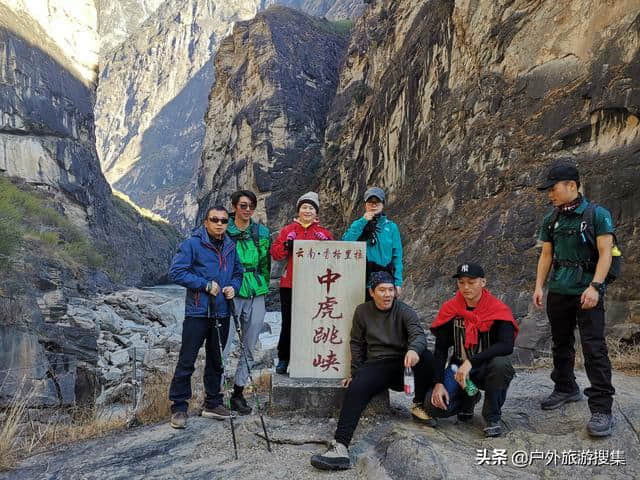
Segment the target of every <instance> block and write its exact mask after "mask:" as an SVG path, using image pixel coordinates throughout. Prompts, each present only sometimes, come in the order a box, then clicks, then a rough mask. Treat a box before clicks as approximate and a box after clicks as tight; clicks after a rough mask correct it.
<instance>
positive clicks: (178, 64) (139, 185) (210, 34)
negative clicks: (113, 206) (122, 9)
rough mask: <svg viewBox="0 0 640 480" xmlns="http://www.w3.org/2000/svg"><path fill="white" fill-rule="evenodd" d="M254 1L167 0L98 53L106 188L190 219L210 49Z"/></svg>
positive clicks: (178, 219) (182, 221)
mask: <svg viewBox="0 0 640 480" xmlns="http://www.w3.org/2000/svg"><path fill="white" fill-rule="evenodd" d="M258 7H259V2H258V1H257V0H243V1H232V2H214V1H211V0H172V1H169V2H166V3H165V4H164V5H163V7H162V8H160V9H159V10H158V12H157V13H156V14H155V15H153V16H152V17H150V18H149V19H148V20H147V22H146V23H145V24H144V25H143V26H142V27H141V28H140V29H139V30H138V31H137V32H136V33H135V34H134V35H133V36H132V37H130V38H129V39H128V40H127V41H126V42H125V43H124V44H122V45H121V46H120V47H119V48H117V49H116V50H115V51H113V52H112V53H111V54H110V55H109V56H108V57H106V58H104V61H103V64H102V70H101V73H100V81H99V85H98V98H97V103H96V136H97V140H98V141H97V148H98V152H99V155H100V160H101V163H102V167H103V170H104V172H105V175H106V177H107V179H108V180H109V182H110V183H111V184H112V185H113V187H114V188H116V189H118V190H120V191H122V192H124V193H126V194H127V195H128V196H129V197H130V198H131V199H132V200H133V201H134V202H135V203H136V204H138V205H140V206H143V207H145V208H148V209H150V210H152V211H154V212H156V213H158V214H160V215H162V216H164V217H165V218H167V219H169V220H170V221H171V222H172V223H173V224H175V225H177V226H179V227H180V228H181V229H182V230H184V231H188V230H189V229H190V228H191V227H192V226H193V220H194V218H195V213H196V211H195V208H196V206H195V190H194V188H195V182H194V175H195V172H196V169H197V168H196V166H197V162H198V160H199V158H200V154H201V152H202V139H203V136H204V120H203V119H204V113H205V111H206V105H207V103H206V99H207V96H208V95H209V92H210V91H211V85H212V84H213V76H214V70H213V55H214V53H215V51H216V50H217V48H218V45H219V43H220V42H221V41H222V39H223V38H224V37H226V36H227V35H228V34H229V33H230V32H231V28H232V26H233V23H234V22H235V21H238V20H245V19H248V18H251V17H253V16H254V15H255V13H256V12H257V9H258Z"/></svg>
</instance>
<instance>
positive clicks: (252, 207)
mask: <svg viewBox="0 0 640 480" xmlns="http://www.w3.org/2000/svg"><path fill="white" fill-rule="evenodd" d="M238 208H239V209H240V210H255V209H256V206H255V205H254V204H253V203H239V204H238Z"/></svg>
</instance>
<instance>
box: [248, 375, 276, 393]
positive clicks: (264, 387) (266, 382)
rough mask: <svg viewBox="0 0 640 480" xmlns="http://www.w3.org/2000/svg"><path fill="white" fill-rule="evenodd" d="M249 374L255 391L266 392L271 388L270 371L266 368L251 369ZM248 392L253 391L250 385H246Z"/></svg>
mask: <svg viewBox="0 0 640 480" xmlns="http://www.w3.org/2000/svg"><path fill="white" fill-rule="evenodd" d="M251 376H252V377H253V381H254V382H255V384H256V391H257V392H258V393H268V392H269V390H271V371H270V370H268V369H265V370H259V371H252V372H251ZM247 391H248V392H253V387H252V386H251V385H249V386H247Z"/></svg>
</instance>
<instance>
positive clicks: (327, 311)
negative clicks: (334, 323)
mask: <svg viewBox="0 0 640 480" xmlns="http://www.w3.org/2000/svg"><path fill="white" fill-rule="evenodd" d="M337 304H338V301H337V300H336V297H325V301H324V302H318V311H317V312H316V314H315V315H314V316H313V320H315V319H316V318H318V317H320V318H321V319H323V318H327V317H329V318H331V319H332V320H338V319H340V318H342V313H341V314H340V315H337V316H334V315H333V308H334V307H335V306H336V305H337Z"/></svg>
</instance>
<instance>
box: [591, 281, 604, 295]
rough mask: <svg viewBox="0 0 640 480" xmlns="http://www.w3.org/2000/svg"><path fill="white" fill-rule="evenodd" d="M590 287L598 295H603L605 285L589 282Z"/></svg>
mask: <svg viewBox="0 0 640 480" xmlns="http://www.w3.org/2000/svg"><path fill="white" fill-rule="evenodd" d="M591 286H592V287H593V288H595V289H596V290H597V291H598V293H599V294H601V295H602V294H603V293H604V290H605V285H604V283H600V282H591Z"/></svg>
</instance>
